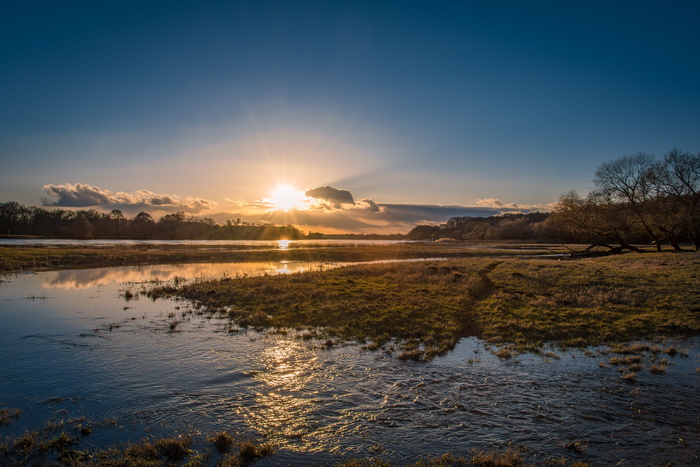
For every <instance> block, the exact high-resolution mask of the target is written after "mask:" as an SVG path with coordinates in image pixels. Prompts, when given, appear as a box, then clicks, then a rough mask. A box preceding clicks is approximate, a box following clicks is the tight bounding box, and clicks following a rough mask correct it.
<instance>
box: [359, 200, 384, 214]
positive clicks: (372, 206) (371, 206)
mask: <svg viewBox="0 0 700 467" xmlns="http://www.w3.org/2000/svg"><path fill="white" fill-rule="evenodd" d="M357 204H359V205H365V206H366V208H365V209H367V210H368V211H370V212H380V211H381V210H382V209H381V208H380V207H379V205H378V204H377V203H375V202H374V201H372V200H371V199H369V198H360V199H358V200H357Z"/></svg>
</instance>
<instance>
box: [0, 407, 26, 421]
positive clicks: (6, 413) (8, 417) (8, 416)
mask: <svg viewBox="0 0 700 467" xmlns="http://www.w3.org/2000/svg"><path fill="white" fill-rule="evenodd" d="M21 414H22V411H21V410H19V409H13V408H7V407H6V408H2V409H0V425H9V424H10V423H12V422H14V421H15V420H17V419H18V418H19V416H20V415H21Z"/></svg>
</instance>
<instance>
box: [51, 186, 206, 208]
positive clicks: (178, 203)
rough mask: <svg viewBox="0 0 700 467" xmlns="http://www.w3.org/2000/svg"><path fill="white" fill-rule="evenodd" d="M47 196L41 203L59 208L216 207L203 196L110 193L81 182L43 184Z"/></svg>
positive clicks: (147, 191) (143, 191)
mask: <svg viewBox="0 0 700 467" xmlns="http://www.w3.org/2000/svg"><path fill="white" fill-rule="evenodd" d="M43 188H44V191H45V192H46V194H47V195H48V197H47V198H42V203H43V204H44V206H61V207H73V208H84V207H103V208H107V209H123V210H126V211H129V212H137V211H142V210H148V209H152V210H158V211H166V212H175V211H184V212H188V213H194V214H196V213H199V212H202V211H205V210H207V209H211V208H212V207H214V206H216V205H217V203H216V202H214V201H209V200H206V199H203V198H192V197H184V198H183V197H180V196H177V195H164V194H158V193H154V192H152V191H149V190H137V191H134V192H124V191H118V192H112V191H110V190H104V189H102V188H99V187H96V186H91V185H85V184H82V183H76V184H75V185H73V184H71V183H64V184H62V185H44V187H43Z"/></svg>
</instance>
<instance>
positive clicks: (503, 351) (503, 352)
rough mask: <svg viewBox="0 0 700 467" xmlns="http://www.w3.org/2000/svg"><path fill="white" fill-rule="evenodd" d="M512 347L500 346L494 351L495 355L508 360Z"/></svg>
mask: <svg viewBox="0 0 700 467" xmlns="http://www.w3.org/2000/svg"><path fill="white" fill-rule="evenodd" d="M512 350H513V348H512V347H511V346H506V347H501V348H500V349H498V350H497V351H496V356H497V357H498V358H500V359H501V360H510V359H511V358H513V352H512Z"/></svg>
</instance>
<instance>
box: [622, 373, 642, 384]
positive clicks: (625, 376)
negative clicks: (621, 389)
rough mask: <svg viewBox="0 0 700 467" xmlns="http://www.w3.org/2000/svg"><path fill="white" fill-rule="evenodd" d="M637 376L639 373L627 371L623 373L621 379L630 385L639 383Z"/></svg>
mask: <svg viewBox="0 0 700 467" xmlns="http://www.w3.org/2000/svg"><path fill="white" fill-rule="evenodd" d="M637 376H638V375H637V373H635V372H634V371H626V372H624V373H622V376H621V378H622V379H624V380H625V381H628V382H630V383H634V382H636V381H637Z"/></svg>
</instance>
